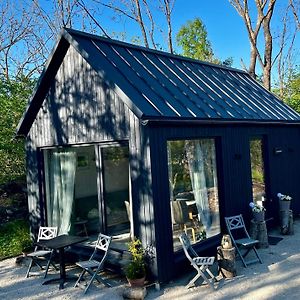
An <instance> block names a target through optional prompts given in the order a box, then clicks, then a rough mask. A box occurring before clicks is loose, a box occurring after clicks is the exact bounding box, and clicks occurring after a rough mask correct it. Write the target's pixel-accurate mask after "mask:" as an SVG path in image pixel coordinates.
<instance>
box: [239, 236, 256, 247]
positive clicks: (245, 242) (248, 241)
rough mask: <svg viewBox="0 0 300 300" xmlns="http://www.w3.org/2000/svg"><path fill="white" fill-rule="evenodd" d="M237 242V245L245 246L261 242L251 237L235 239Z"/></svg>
mask: <svg viewBox="0 0 300 300" xmlns="http://www.w3.org/2000/svg"><path fill="white" fill-rule="evenodd" d="M235 242H236V244H237V245H241V246H244V247H252V246H255V245H256V244H258V243H259V241H258V240H253V239H249V238H244V239H239V240H235Z"/></svg>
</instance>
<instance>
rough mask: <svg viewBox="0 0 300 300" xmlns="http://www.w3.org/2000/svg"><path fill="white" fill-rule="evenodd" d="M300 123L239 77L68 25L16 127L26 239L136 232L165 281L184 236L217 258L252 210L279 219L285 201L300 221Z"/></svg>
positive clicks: (120, 242)
mask: <svg viewBox="0 0 300 300" xmlns="http://www.w3.org/2000/svg"><path fill="white" fill-rule="evenodd" d="M299 125H300V115H299V114H298V113H296V112H295V111H293V110H292V109H291V108H290V107H288V106H287V105H285V104H284V103H283V102H282V101H280V100H279V99H278V98H276V96H274V95H273V94H272V93H270V92H268V91H267V90H266V89H264V88H263V87H262V86H261V85H260V84H259V83H258V82H256V81H255V80H253V79H252V78H251V77H250V76H249V74H247V73H246V72H244V71H241V70H237V69H233V68H227V67H224V66H220V65H214V64H210V63H206V62H201V61H196V60H193V59H189V58H185V57H180V56H176V55H171V54H169V53H164V52H160V51H154V50H150V49H146V48H143V47H138V46H134V45H131V44H127V43H123V42H118V41H114V40H111V39H106V38H102V37H99V36H94V35H90V34H86V33H83V32H78V31H74V30H70V29H64V30H63V31H62V33H61V36H60V38H59V40H58V43H57V45H56V47H55V49H54V50H53V53H52V55H51V57H50V59H49V61H48V63H47V65H46V67H45V69H44V72H43V74H42V75H41V78H40V80H39V82H38V84H37V87H36V89H35V92H34V93H33V96H32V98H31V100H30V103H29V105H28V108H27V110H26V112H25V114H24V116H23V118H22V120H21V121H20V124H19V127H18V130H17V134H18V135H19V136H24V137H26V151H27V168H28V171H27V172H28V173H27V181H28V206H29V213H30V221H31V225H32V231H33V232H35V230H36V228H37V227H38V226H39V225H40V224H42V225H46V224H48V225H57V226H58V227H59V231H60V232H61V233H63V232H75V233H76V232H77V233H78V231H82V230H84V232H86V233H87V234H88V235H89V237H90V238H91V239H93V237H95V236H97V233H98V232H103V233H106V234H109V235H112V236H113V248H114V249H116V250H118V249H122V247H124V245H125V242H126V241H128V239H129V238H130V237H132V236H138V237H140V238H141V240H142V242H143V244H144V245H145V246H147V247H148V248H149V249H151V250H152V254H153V260H152V273H153V275H154V276H155V277H156V278H157V280H158V281H159V282H166V281H168V280H169V279H171V277H172V276H173V275H174V274H176V270H177V269H178V266H180V265H181V263H182V261H183V260H184V256H183V252H182V250H181V247H180V244H179V240H178V235H179V233H180V232H181V231H182V230H185V231H186V232H187V233H188V234H189V236H190V238H191V240H192V242H193V243H194V245H195V248H196V249H197V250H198V251H199V252H200V253H201V252H202V253H205V252H206V253H210V254H212V255H213V254H215V250H216V246H217V245H218V244H219V243H220V237H221V235H222V233H224V232H225V231H226V230H225V228H224V217H225V216H230V215H234V214H240V213H242V214H243V216H244V218H245V220H246V221H247V222H249V220H250V217H251V211H250V208H249V202H251V201H263V203H264V206H265V207H266V209H267V217H268V218H273V221H274V222H276V221H277V220H278V199H277V197H276V195H277V193H278V192H281V193H283V194H288V195H290V196H291V197H292V198H293V201H292V209H293V211H294V213H295V214H299V213H300V202H299V199H300V185H299V182H298V180H299V177H298V176H299V174H298V172H299V170H300V159H299V156H300V126H299ZM120 251H121V250H120Z"/></svg>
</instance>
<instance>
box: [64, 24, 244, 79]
mask: <svg viewBox="0 0 300 300" xmlns="http://www.w3.org/2000/svg"><path fill="white" fill-rule="evenodd" d="M63 30H65V31H66V32H67V33H69V34H70V35H72V34H74V35H79V36H83V37H86V38H91V39H96V40H100V41H101V42H104V43H109V44H115V45H119V46H122V47H127V48H133V49H136V50H142V51H146V52H149V53H154V54H159V55H163V56H167V57H172V58H174V59H178V60H184V61H188V62H192V63H196V64H200V65H201V64H202V65H207V66H210V67H214V68H219V69H224V70H229V71H234V72H239V73H242V74H248V75H249V73H248V72H246V71H244V70H240V69H237V68H232V67H227V66H224V65H219V64H215V63H211V62H207V61H203V60H198V59H194V58H190V57H187V56H182V55H179V54H173V53H169V52H165V51H162V50H156V49H152V48H147V47H145V46H139V45H134V44H131V43H128V42H123V41H119V40H115V39H112V38H107V37H103V36H100V35H96V34H92V33H88V32H84V31H80V30H76V29H71V28H63Z"/></svg>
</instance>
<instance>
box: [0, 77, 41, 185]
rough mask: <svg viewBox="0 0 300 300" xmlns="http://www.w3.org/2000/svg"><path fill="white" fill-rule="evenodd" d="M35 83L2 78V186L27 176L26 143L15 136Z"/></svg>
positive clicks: (0, 103) (0, 104)
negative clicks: (25, 161)
mask: <svg viewBox="0 0 300 300" xmlns="http://www.w3.org/2000/svg"><path fill="white" fill-rule="evenodd" d="M34 83H35V82H34V81H33V80H30V79H28V78H26V77H23V78H22V79H18V80H12V79H11V80H6V78H5V77H0V115H1V119H0V128H1V131H0V184H1V183H4V182H6V181H9V180H15V179H18V178H19V177H22V176H24V174H25V163H24V157H25V153H24V141H23V140H16V139H15V138H14V136H15V129H16V127H17V125H18V121H19V120H20V118H21V116H22V114H23V112H24V110H25V106H26V103H27V99H28V98H29V95H30V94H31V92H32V89H33V85H34Z"/></svg>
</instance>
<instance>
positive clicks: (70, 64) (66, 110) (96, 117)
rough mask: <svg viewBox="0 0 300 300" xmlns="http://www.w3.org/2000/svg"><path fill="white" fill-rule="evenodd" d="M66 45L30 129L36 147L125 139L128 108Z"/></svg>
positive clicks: (127, 124) (112, 88) (127, 125)
mask: <svg viewBox="0 0 300 300" xmlns="http://www.w3.org/2000/svg"><path fill="white" fill-rule="evenodd" d="M114 88H115V87H114V86H113V85H112V86H108V85H107V84H104V83H103V81H102V80H101V79H100V77H99V76H98V75H97V72H95V71H94V70H93V69H92V68H91V67H90V66H89V65H88V64H87V63H86V61H85V60H84V59H83V58H82V56H80V55H79V54H78V53H77V52H76V51H75V50H74V48H73V47H70V48H69V50H68V52H67V54H66V56H65V59H64V61H63V63H62V65H61V66H60V68H59V70H58V72H57V74H56V77H55V80H54V82H52V84H51V88H50V91H49V93H48V95H47V98H46V99H45V101H44V102H43V105H42V108H41V109H40V111H39V113H38V115H37V118H36V120H35V122H34V124H33V126H32V128H31V133H33V132H34V137H35V138H34V140H35V143H36V145H37V146H38V147H43V146H52V145H65V144H78V143H89V142H97V141H112V140H121V139H128V135H129V134H128V130H129V121H128V120H129V115H130V110H129V108H128V107H127V106H125V104H124V102H123V101H122V100H121V99H120V98H119V97H118V96H117V95H116V93H115V92H114Z"/></svg>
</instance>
